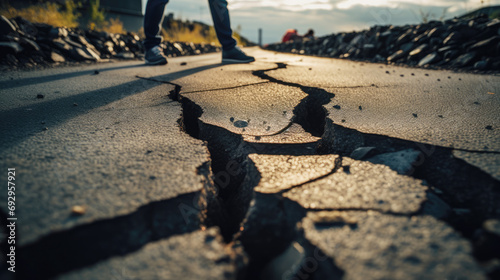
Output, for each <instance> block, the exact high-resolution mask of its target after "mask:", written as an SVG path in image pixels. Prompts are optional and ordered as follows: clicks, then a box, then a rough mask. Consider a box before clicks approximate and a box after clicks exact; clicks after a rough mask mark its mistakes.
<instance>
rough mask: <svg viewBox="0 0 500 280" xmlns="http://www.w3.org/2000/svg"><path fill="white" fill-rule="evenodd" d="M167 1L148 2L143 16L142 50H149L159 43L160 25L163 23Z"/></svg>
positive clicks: (155, 0)
mask: <svg viewBox="0 0 500 280" xmlns="http://www.w3.org/2000/svg"><path fill="white" fill-rule="evenodd" d="M167 3H168V0H148V3H147V4H146V12H145V14H144V34H145V35H146V39H145V40H144V42H143V43H144V48H145V49H146V50H149V49H151V48H152V47H154V46H158V45H159V44H160V43H161V35H160V29H161V23H162V21H163V17H164V13H165V6H166V5H167Z"/></svg>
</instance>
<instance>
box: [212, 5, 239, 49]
mask: <svg viewBox="0 0 500 280" xmlns="http://www.w3.org/2000/svg"><path fill="white" fill-rule="evenodd" d="M208 5H209V6H210V12H211V13H212V20H213V22H214V28H215V32H216V33H217V39H219V42H220V44H221V45H222V49H223V50H225V51H227V50H231V49H233V48H234V47H235V46H236V40H235V39H234V38H233V30H232V29H231V22H230V20H229V11H228V10H227V1H226V0H208Z"/></svg>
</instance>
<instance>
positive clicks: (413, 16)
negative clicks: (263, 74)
mask: <svg viewBox="0 0 500 280" xmlns="http://www.w3.org/2000/svg"><path fill="white" fill-rule="evenodd" d="M142 1H143V5H145V3H146V1H147V0H142ZM228 3H229V6H228V8H229V12H230V16H231V25H232V27H233V30H236V29H239V30H240V31H241V33H242V35H243V36H245V37H247V38H248V39H250V40H251V41H253V42H257V41H258V30H259V28H262V30H263V43H264V44H267V43H273V42H278V41H280V40H281V37H282V36H283V33H284V32H285V31H286V30H287V29H289V28H294V29H297V30H298V31H299V34H304V33H306V32H307V30H308V29H310V28H312V29H313V30H314V31H315V34H316V36H324V35H328V34H332V33H337V32H350V31H359V30H363V29H367V28H370V27H371V26H373V25H388V24H393V25H404V24H417V23H420V22H422V19H423V17H422V14H426V15H428V18H429V19H440V18H444V19H448V18H453V17H454V16H458V15H461V14H464V13H466V12H470V11H473V10H475V9H478V8H480V7H485V6H489V5H500V0H489V1H488V0H484V1H480V0H413V1H412V0H367V1H364V0H228ZM166 13H174V17H175V18H181V19H184V20H186V19H189V20H195V21H201V22H205V23H207V24H210V25H211V24H212V21H211V17H210V10H209V8H208V1H207V0H170V3H169V4H168V5H167V9H166Z"/></svg>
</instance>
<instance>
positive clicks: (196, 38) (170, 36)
mask: <svg viewBox="0 0 500 280" xmlns="http://www.w3.org/2000/svg"><path fill="white" fill-rule="evenodd" d="M161 34H162V36H163V39H164V40H166V41H176V42H192V43H195V44H199V43H206V44H215V45H216V46H220V43H219V40H218V39H217V34H216V33H215V29H214V27H213V26H210V27H209V28H208V30H207V29H206V28H204V27H203V26H201V25H199V24H194V26H193V28H192V29H190V28H188V27H186V26H185V25H181V24H179V22H178V21H172V22H171V23H170V28H169V29H168V30H165V29H162V30H161ZM233 37H234V38H235V39H236V41H237V43H238V45H242V46H245V45H246V42H244V41H242V40H241V37H240V35H239V34H238V33H237V32H234V33H233Z"/></svg>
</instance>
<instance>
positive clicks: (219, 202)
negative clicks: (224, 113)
mask: <svg viewBox="0 0 500 280" xmlns="http://www.w3.org/2000/svg"><path fill="white" fill-rule="evenodd" d="M283 68H286V64H284V63H278V64H277V67H275V68H271V69H265V70H258V71H253V72H252V73H253V75H255V76H257V77H259V78H261V79H263V80H264V81H263V82H262V83H278V84H282V85H286V86H292V87H296V88H299V89H301V90H302V91H303V92H304V93H306V94H307V96H306V97H305V98H304V99H303V100H301V102H300V103H299V104H298V105H297V106H296V107H295V108H294V110H293V117H292V122H291V124H292V123H297V124H299V125H300V126H302V128H303V129H304V130H305V131H306V132H308V133H310V134H311V135H313V136H317V137H321V140H320V141H319V142H318V143H313V146H311V144H307V145H304V144H271V143H269V144H267V143H250V142H247V141H245V140H244V138H243V136H242V135H239V134H235V133H232V132H230V131H228V130H226V129H224V128H222V127H219V126H215V125H211V124H208V123H205V122H203V121H202V120H201V116H202V114H203V109H202V108H201V107H200V106H199V105H197V104H196V103H195V102H193V101H192V100H190V99H189V98H186V97H185V96H183V92H182V86H181V85H179V84H175V83H172V82H168V81H159V80H155V79H150V78H142V77H138V78H141V79H147V80H150V81H152V82H159V83H167V84H170V85H173V86H174V89H173V90H172V91H171V92H170V94H169V97H170V98H171V99H172V100H173V101H175V102H179V103H180V104H181V106H182V116H181V118H180V119H179V120H178V123H179V126H180V128H181V130H182V131H184V132H185V133H187V134H188V135H190V136H191V137H194V138H196V139H199V140H202V141H205V142H206V143H207V147H208V150H209V153H210V158H211V161H210V162H207V163H205V164H203V165H202V166H200V167H199V168H198V174H200V175H202V176H203V177H204V178H205V180H204V185H205V187H204V189H203V192H202V193H201V194H188V195H184V196H180V197H177V198H174V199H170V200H166V201H160V202H154V203H151V204H149V205H146V206H143V207H141V208H139V209H138V210H137V211H136V212H134V213H131V214H129V215H126V216H121V217H116V218H113V219H109V220H103V221H98V222H94V223H92V224H89V225H82V226H79V227H76V228H73V229H70V230H67V231H63V232H59V233H55V234H51V235H49V236H46V237H44V238H42V239H41V240H39V241H37V242H36V243H34V244H30V245H28V246H26V247H24V248H21V252H20V256H22V258H23V259H24V260H25V261H24V264H23V261H22V260H21V266H24V267H28V266H30V264H28V262H29V260H33V259H36V260H40V262H39V263H40V265H39V266H37V267H35V268H33V269H31V270H28V269H24V270H22V271H23V273H24V274H23V275H20V276H24V277H21V278H20V279H33V277H35V276H36V277H40V276H41V277H42V278H49V277H52V276H55V275H58V274H61V273H64V272H66V271H70V270H74V269H78V268H81V267H85V266H88V265H91V264H94V263H97V262H99V261H101V260H104V259H106V258H109V257H111V256H115V255H125V254H128V253H131V252H133V251H136V250H138V249H139V248H141V247H142V246H144V245H145V244H147V243H149V242H153V241H155V240H158V239H162V238H167V237H169V236H172V235H176V234H183V233H187V232H190V231H193V230H197V229H199V228H200V226H205V227H210V226H218V227H219V228H220V229H221V233H222V235H223V237H224V240H225V241H226V242H227V243H231V242H241V243H243V245H244V248H245V251H246V253H247V254H248V255H249V256H250V263H249V265H248V267H247V269H246V272H245V273H244V274H243V276H241V277H240V279H273V277H270V276H268V277H262V275H265V273H264V272H265V270H266V268H268V266H269V265H270V264H271V263H272V262H273V260H274V259H275V258H276V257H277V256H279V255H280V254H282V253H283V252H285V251H287V250H288V249H289V248H290V247H291V246H292V244H293V243H294V242H298V243H299V244H300V245H301V246H302V247H303V248H304V249H305V251H306V253H305V254H306V256H308V257H314V256H315V255H318V254H319V255H323V256H326V255H325V254H323V253H322V252H321V251H320V250H319V249H318V248H317V247H315V246H313V245H312V244H311V243H310V242H309V241H308V240H307V239H306V238H305V237H304V234H303V232H302V229H301V227H300V226H298V223H299V222H300V221H301V220H302V219H303V218H304V217H305V216H306V213H307V212H308V211H309V212H311V211H320V210H309V209H308V210H306V209H304V208H303V207H302V206H300V205H299V204H298V203H296V202H295V201H292V200H290V199H288V198H286V197H283V196H282V194H283V192H280V193H276V194H263V193H257V192H254V188H255V187H256V186H257V185H258V184H259V181H260V173H259V171H258V170H257V167H256V166H255V164H254V163H253V162H252V160H250V158H249V155H250V154H274V155H293V156H297V155H315V154H316V155H326V154H336V155H339V158H338V162H336V164H335V167H334V168H333V169H332V170H331V172H329V173H328V174H326V175H322V176H319V177H318V178H313V179H311V180H308V181H307V182H304V183H301V184H298V185H295V186H292V187H291V188H288V189H287V190H286V191H289V190H290V189H292V188H297V187H300V186H303V185H306V184H308V183H312V182H315V181H318V180H321V179H323V178H325V177H327V176H330V175H332V174H334V173H336V172H338V171H339V170H341V169H342V168H343V167H344V166H342V158H343V157H345V156H349V155H351V153H352V152H353V151H354V150H355V149H356V148H359V147H374V148H375V153H376V154H384V153H388V152H394V151H400V150H405V149H409V148H411V149H415V150H418V151H421V154H422V157H421V158H420V160H419V162H418V164H416V165H415V166H414V172H413V173H412V174H411V175H410V176H412V177H414V178H418V179H422V180H425V181H426V182H427V183H428V184H429V185H430V189H429V193H431V194H432V195H435V196H439V197H441V198H442V199H443V200H444V201H445V202H446V203H447V204H448V205H449V206H450V207H451V208H452V209H455V210H460V211H453V212H452V213H451V214H450V215H448V216H446V217H443V216H441V215H440V214H441V213H432V212H429V211H427V210H426V203H427V202H426V203H424V204H423V205H422V207H421V209H420V210H419V211H418V212H416V213H412V214H398V213H390V212H384V214H387V215H396V216H401V215H403V216H413V215H424V214H431V215H435V216H436V217H437V218H439V219H442V220H444V221H445V222H447V223H448V224H449V225H451V226H452V227H454V228H455V229H456V230H457V231H459V232H460V233H462V234H463V235H464V236H465V237H466V238H468V239H469V240H470V242H471V244H472V245H473V248H474V256H475V257H476V259H477V260H478V261H485V260H491V259H494V258H500V253H499V252H498V251H497V252H492V250H491V249H489V248H490V247H492V246H491V245H492V244H491V243H490V242H489V241H488V239H487V238H486V239H485V235H486V234H485V233H484V232H482V231H481V227H482V223H483V222H484V221H485V220H486V219H489V218H497V219H498V217H499V215H500V210H499V209H500V186H499V182H498V181H496V180H495V179H494V178H492V177H491V176H490V175H489V174H487V173H485V172H484V171H482V170H480V169H479V168H476V167H474V166H472V165H470V164H468V163H466V162H465V161H463V160H461V159H457V158H455V157H453V156H452V152H453V149H450V148H445V147H439V146H432V145H427V144H423V143H418V142H411V141H407V140H403V139H397V138H392V137H389V136H384V135H375V134H366V133H362V132H359V131H357V130H354V129H350V128H346V127H343V126H341V125H338V124H334V123H333V122H332V121H331V120H330V119H329V118H328V113H327V110H326V109H325V108H324V105H326V104H328V103H329V102H330V101H331V100H332V99H333V98H334V97H335V94H334V93H330V92H327V91H325V90H324V89H321V88H316V87H306V86H303V85H300V84H296V83H288V82H284V81H281V80H278V79H275V78H273V77H271V76H269V75H268V74H267V72H269V71H274V70H278V69H283ZM262 83H257V84H262ZM252 85H253V84H252ZM242 86H250V85H242ZM239 87H240V86H238V87H231V88H222V89H214V90H229V89H236V88H239ZM283 131H284V130H283ZM283 131H280V132H283ZM311 147H313V148H312V150H311ZM306 148H308V149H306ZM360 160H365V159H360ZM185 205H188V206H189V207H188V208H186V209H185V213H186V215H188V216H189V215H194V216H197V215H200V214H201V215H202V217H199V216H198V217H196V219H193V220H196V221H198V222H200V221H201V223H202V224H199V223H198V222H194V223H191V224H190V223H186V220H185V219H184V218H185V217H183V216H179V215H177V213H178V210H179V209H181V208H182V206H185ZM174 208H175V209H174ZM464 209H465V210H467V211H465V210H464ZM192 210H195V211H192ZM322 210H336V211H353V210H356V211H370V209H365V208H363V209H357V208H356V209H354V208H349V209H348V208H346V209H337V208H335V209H321V211H322ZM373 210H375V211H377V209H373ZM169 213H170V214H169ZM172 213H175V214H172ZM200 218H201V219H200ZM131 225H132V226H133V230H131V229H130V227H131ZM138 232H143V233H144V232H150V233H148V234H146V236H147V238H136V239H134V238H132V235H134V236H136V235H137V234H138ZM103 237H104V238H103ZM106 237H107V238H106ZM75 240H78V242H75ZM485 240H486V242H485ZM61 244H65V246H61ZM493 248H495V247H493ZM68 252H78V253H77V254H68ZM318 267H319V268H318V270H315V271H300V270H299V271H296V272H295V273H300V275H298V279H315V278H317V277H319V276H317V275H331V276H332V279H341V278H342V275H343V271H342V270H341V269H340V268H338V267H336V265H335V260H333V259H330V258H328V257H324V258H323V261H322V262H321V265H319V266H318ZM315 275H316V276H315ZM280 279H281V278H280Z"/></svg>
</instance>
